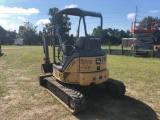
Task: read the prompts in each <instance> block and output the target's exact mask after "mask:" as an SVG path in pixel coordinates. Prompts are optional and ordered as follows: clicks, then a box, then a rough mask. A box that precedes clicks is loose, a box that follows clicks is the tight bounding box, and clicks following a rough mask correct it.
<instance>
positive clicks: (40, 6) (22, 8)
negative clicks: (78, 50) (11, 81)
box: [0, 0, 160, 31]
mask: <svg viewBox="0 0 160 120" xmlns="http://www.w3.org/2000/svg"><path fill="white" fill-rule="evenodd" d="M159 5H160V0H97V1H94V0H0V25H1V26H2V27H3V28H5V29H7V30H11V31H13V30H17V31H18V28H19V26H20V25H23V24H24V23H25V22H31V23H32V24H33V25H37V26H38V30H42V28H43V26H44V24H45V23H48V22H49V20H48V18H49V17H50V16H49V15H48V10H49V8H53V7H57V8H59V9H64V8H67V7H78V8H82V9H84V10H89V11H95V12H100V13H101V14H102V15H103V22H104V25H103V28H109V27H110V28H116V29H120V30H121V29H123V30H127V29H130V26H131V23H132V22H133V21H134V19H135V11H136V6H137V8H138V14H137V20H138V21H140V20H142V19H143V18H144V17H146V16H149V15H150V16H153V17H155V16H157V17H160V7H159Z"/></svg>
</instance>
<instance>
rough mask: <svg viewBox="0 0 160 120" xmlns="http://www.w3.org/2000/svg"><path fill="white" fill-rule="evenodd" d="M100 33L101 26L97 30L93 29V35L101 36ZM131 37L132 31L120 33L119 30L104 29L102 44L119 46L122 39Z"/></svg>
mask: <svg viewBox="0 0 160 120" xmlns="http://www.w3.org/2000/svg"><path fill="white" fill-rule="evenodd" d="M99 32H100V26H98V27H97V28H94V29H93V32H92V35H95V36H97V35H99ZM129 37H131V35H130V31H129V30H128V31H126V32H125V31H123V30H121V31H119V30H118V29H112V28H108V29H103V30H102V44H109V43H111V44H112V45H118V44H121V39H122V38H129Z"/></svg>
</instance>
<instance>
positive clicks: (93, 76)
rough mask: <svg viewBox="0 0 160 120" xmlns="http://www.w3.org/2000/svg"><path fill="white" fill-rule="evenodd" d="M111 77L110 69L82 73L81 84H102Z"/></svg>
mask: <svg viewBox="0 0 160 120" xmlns="http://www.w3.org/2000/svg"><path fill="white" fill-rule="evenodd" d="M108 78H109V70H108V69H105V70H103V71H98V72H91V73H80V80H79V84H80V85H82V86H86V85H90V84H91V83H94V84H100V83H103V82H105V81H107V80H108Z"/></svg>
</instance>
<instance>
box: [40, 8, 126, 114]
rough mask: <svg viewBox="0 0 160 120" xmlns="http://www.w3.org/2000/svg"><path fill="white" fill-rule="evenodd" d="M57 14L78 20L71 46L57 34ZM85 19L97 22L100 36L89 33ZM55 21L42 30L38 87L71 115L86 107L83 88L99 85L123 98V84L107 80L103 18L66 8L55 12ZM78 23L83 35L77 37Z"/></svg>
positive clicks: (89, 12)
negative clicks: (50, 54) (50, 53)
mask: <svg viewBox="0 0 160 120" xmlns="http://www.w3.org/2000/svg"><path fill="white" fill-rule="evenodd" d="M59 15H70V16H76V17H78V19H79V23H78V27H77V28H78V30H77V36H76V40H75V42H74V43H73V42H70V39H67V40H64V39H63V37H62V36H63V35H61V34H60V30H59V29H60V27H59V26H58V24H57V22H58V21H57V18H58V17H57V16H59ZM87 16H89V17H94V18H95V17H96V18H98V19H99V20H100V31H99V32H100V34H99V35H97V36H92V35H90V34H88V31H87V24H86V22H85V18H86V17H87ZM54 21H55V23H54V25H53V26H50V27H48V28H44V30H43V35H42V39H43V42H44V45H43V48H44V64H42V65H41V69H42V72H43V73H44V75H43V76H40V77H39V84H40V85H41V86H43V87H44V88H46V90H47V91H48V92H50V93H51V94H52V95H53V96H54V97H55V98H56V99H57V100H58V101H60V102H61V103H62V104H63V105H64V106H65V107H66V108H67V109H68V110H69V111H70V112H72V113H78V112H80V111H83V110H84V109H85V108H86V99H85V96H84V93H83V92H85V91H83V92H82V91H81V89H83V88H84V87H88V88H89V87H92V86H93V87H94V86H100V87H101V88H102V89H103V90H104V91H109V92H111V93H113V94H114V95H117V96H123V95H124V94H125V86H124V84H123V83H122V82H120V81H117V80H114V79H111V78H109V69H108V68H107V67H106V62H107V59H106V52H105V51H104V50H103V49H102V48H101V39H102V38H101V34H102V22H103V18H102V15H101V14H100V13H96V12H91V11H85V10H82V9H79V8H66V9H63V10H60V11H58V12H56V14H55V17H54ZM80 24H82V25H83V29H84V34H83V35H84V36H80V35H79V32H80V27H81V25H80ZM49 39H51V41H50V40H49ZM57 41H58V42H57ZM49 43H51V44H52V48H53V62H50V58H49V48H48V45H49Z"/></svg>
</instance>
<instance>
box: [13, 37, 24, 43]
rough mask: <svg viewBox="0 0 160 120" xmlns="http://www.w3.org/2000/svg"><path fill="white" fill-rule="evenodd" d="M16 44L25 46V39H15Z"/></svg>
mask: <svg viewBox="0 0 160 120" xmlns="http://www.w3.org/2000/svg"><path fill="white" fill-rule="evenodd" d="M14 44H15V45H24V44H23V38H16V39H14Z"/></svg>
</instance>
